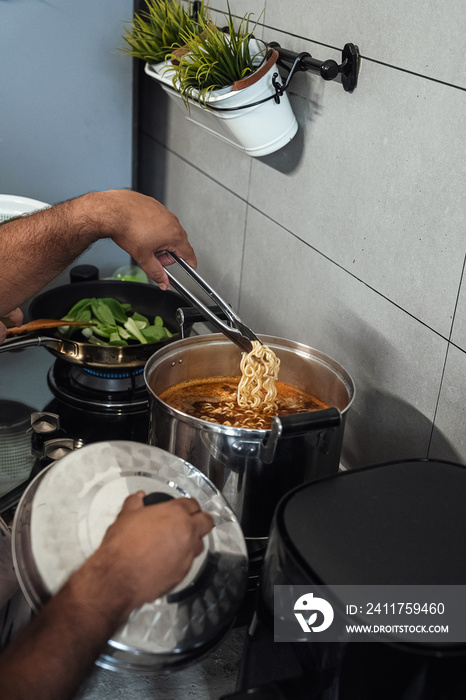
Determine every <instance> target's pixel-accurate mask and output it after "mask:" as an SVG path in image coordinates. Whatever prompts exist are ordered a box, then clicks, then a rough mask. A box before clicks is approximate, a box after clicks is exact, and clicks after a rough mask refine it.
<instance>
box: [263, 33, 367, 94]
mask: <svg viewBox="0 0 466 700" xmlns="http://www.w3.org/2000/svg"><path fill="white" fill-rule="evenodd" d="M267 47H268V48H271V49H276V50H277V51H278V53H279V59H278V61H277V64H278V65H279V66H281V67H282V68H285V69H286V70H289V74H288V76H287V79H286V82H285V83H284V85H283V88H282V89H283V90H286V88H287V87H288V85H289V82H290V80H291V78H292V77H293V75H294V74H295V73H297V72H299V71H308V70H310V71H313V72H314V73H318V74H319V75H320V77H321V78H323V79H324V80H335V78H338V76H341V83H342V85H343V88H344V89H345V91H346V92H353V90H354V89H355V88H356V86H357V84H358V75H359V68H360V65H361V56H360V54H359V49H358V47H357V46H356V45H355V44H345V46H344V47H343V51H342V56H341V64H340V65H338V63H337V62H336V61H334V60H332V59H329V60H327V61H318V60H317V59H315V58H313V57H312V56H311V54H310V53H308V52H307V51H303V52H302V53H295V52H293V51H289V50H288V49H284V48H282V47H281V46H280V44H277V42H276V41H272V42H269V43H268V44H267Z"/></svg>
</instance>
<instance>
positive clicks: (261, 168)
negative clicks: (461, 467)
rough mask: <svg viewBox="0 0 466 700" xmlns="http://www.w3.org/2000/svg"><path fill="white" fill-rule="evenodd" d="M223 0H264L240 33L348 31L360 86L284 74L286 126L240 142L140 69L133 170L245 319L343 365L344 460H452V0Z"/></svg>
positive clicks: (455, 359) (296, 38)
mask: <svg viewBox="0 0 466 700" xmlns="http://www.w3.org/2000/svg"><path fill="white" fill-rule="evenodd" d="M212 5H214V6H215V7H216V8H220V9H223V2H222V0H217V2H214V3H212ZM231 6H232V9H233V11H234V12H236V13H237V14H241V13H243V12H247V11H248V10H250V11H254V12H255V14H256V17H257V16H258V15H259V14H260V12H261V10H262V9H263V7H265V14H264V15H262V17H261V25H260V26H259V28H258V31H257V34H259V35H260V34H263V38H264V39H265V40H267V41H274V40H275V41H278V42H279V43H280V44H281V45H282V46H283V47H286V48H289V49H290V50H294V51H308V52H309V53H311V54H312V55H313V56H314V57H315V58H318V59H320V60H324V59H327V58H334V59H335V60H337V61H338V62H340V60H341V49H342V47H343V45H344V44H345V43H347V42H352V43H355V44H357V45H358V46H359V48H360V51H361V54H362V56H363V60H362V65H361V71H360V80H359V86H358V88H357V89H356V91H355V92H354V93H353V94H348V93H345V92H344V90H343V88H342V86H341V85H339V84H338V83H336V82H334V83H332V82H331V83H326V82H324V81H323V80H321V79H320V78H319V77H317V76H316V75H312V74H311V73H305V74H304V73H303V74H299V75H297V76H296V77H295V78H294V79H293V82H292V86H291V101H292V104H293V107H294V109H295V113H296V115H297V118H298V121H299V132H298V134H297V136H296V137H295V139H294V140H293V141H292V142H291V143H290V144H289V145H288V146H286V147H285V148H283V149H282V150H280V151H278V152H277V153H275V154H273V155H271V156H267V157H264V158H262V159H258V160H254V159H251V158H249V157H248V156H246V155H244V154H243V153H241V152H240V151H236V150H234V149H233V148H232V147H231V146H229V145H227V144H224V143H222V142H221V141H219V140H217V139H215V138H214V137H211V136H210V135H208V134H206V133H205V132H203V131H202V130H201V129H200V128H199V127H196V126H193V125H192V124H190V123H189V122H188V121H187V120H186V119H185V118H184V116H183V115H182V114H181V112H180V113H178V110H174V109H173V107H171V105H169V104H167V100H166V98H165V97H164V95H163V93H162V91H161V90H160V88H159V87H158V86H157V85H156V84H155V83H154V82H153V81H151V80H150V78H145V79H144V80H143V81H142V93H141V103H142V114H141V124H140V158H141V180H140V186H141V188H142V189H143V190H145V191H146V192H148V193H151V194H154V195H155V196H157V197H159V198H162V200H163V201H164V202H165V203H166V204H167V206H168V207H169V208H171V209H172V210H173V211H174V212H175V213H176V214H177V215H178V216H179V218H180V220H181V221H182V223H183V225H184V226H185V228H186V230H187V231H188V233H189V235H190V238H191V241H192V243H193V245H194V246H195V249H196V251H197V254H198V258H199V263H200V264H199V270H200V272H201V274H204V275H205V276H206V278H207V279H208V280H209V281H210V282H211V283H212V284H213V285H214V286H216V287H218V289H219V290H220V291H221V292H222V293H223V294H224V295H226V296H227V298H228V299H229V301H230V302H231V303H232V304H233V305H234V306H236V307H238V309H239V311H240V314H241V315H242V317H243V318H244V319H245V321H246V322H248V323H249V324H250V325H251V326H252V327H253V328H254V329H256V330H257V331H260V332H267V333H271V334H276V335H280V336H284V337H288V338H292V339H295V340H298V341H301V342H304V343H306V344H308V345H311V346H313V347H316V348H318V349H320V350H322V351H324V352H326V353H327V354H329V355H330V356H332V357H334V358H335V359H336V360H338V361H339V362H340V363H341V364H342V365H343V366H344V367H345V368H346V369H347V370H348V371H349V372H350V373H351V374H352V376H353V378H354V381H355V383H356V387H357V398H356V401H355V403H354V406H353V408H352V409H351V411H350V414H349V416H348V423H347V432H346V438H345V445H344V453H343V463H344V464H345V465H347V466H349V467H356V466H362V465H366V464H371V463H374V462H381V461H385V460H390V459H398V458H404V457H427V456H429V457H438V458H444V459H453V460H460V461H466V430H465V404H466V381H465V377H466V354H465V351H466V288H465V285H463V286H462V277H463V266H464V259H465V246H466V244H465V240H466V239H465V217H464V207H463V197H464V192H465V187H466V178H465V158H464V120H465V106H466V92H465V89H466V79H465V75H466V73H465V70H464V69H465V67H466V66H465V53H464V30H465V11H464V4H463V2H461V0H449V2H448V3H447V4H446V5H445V3H436V2H430V3H428V6H427V7H426V5H425V3H421V2H419V0H418V1H416V2H414V3H411V4H410V5H406V3H401V2H399V1H398V0H396V1H395V2H392V3H388V4H387V3H386V2H382V0H376V1H375V2H371V3H367V2H366V1H365V0H351V1H350V2H337V3H336V4H333V5H332V7H331V8H330V6H329V5H328V3H327V2H323V0H317V1H316V2H314V3H312V4H309V3H307V2H304V1H303V0H298V1H296V2H292V3H285V2H282V1H279V0H266V1H265V2H264V1H263V0H248V2H247V3H246V2H245V0H241V1H239V0H232V2H231ZM330 47H334V48H330ZM434 48H435V50H434Z"/></svg>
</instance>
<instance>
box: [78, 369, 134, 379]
mask: <svg viewBox="0 0 466 700" xmlns="http://www.w3.org/2000/svg"><path fill="white" fill-rule="evenodd" d="M82 371H83V372H85V373H87V374H92V376H94V377H105V378H106V379H123V378H126V377H136V376H138V375H139V374H142V373H143V372H144V367H142V368H141V369H136V370H128V371H126V372H125V371H120V372H106V371H105V370H97V369H90V368H89V367H83V368H82Z"/></svg>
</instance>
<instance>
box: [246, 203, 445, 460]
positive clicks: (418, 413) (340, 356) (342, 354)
mask: <svg viewBox="0 0 466 700" xmlns="http://www.w3.org/2000/svg"><path fill="white" fill-rule="evenodd" d="M244 252H245V255H244V269H243V278H242V285H241V303H240V310H241V316H242V318H243V319H244V320H245V321H247V322H249V323H250V325H251V326H252V327H253V328H254V329H255V330H257V331H259V332H265V333H269V334H272V335H278V336H280V337H286V338H290V339H292V340H296V341H299V342H302V343H305V344H307V345H310V346H311V347H315V348H317V349H318V350H321V351H322V352H325V353H326V354H327V355H329V356H330V357H333V358H334V359H335V360H337V361H338V362H340V364H341V365H342V366H343V367H344V368H345V369H346V370H347V371H348V372H349V373H350V375H351V376H352V377H353V380H354V382H355V385H356V399H355V402H354V404H353V406H352V407H351V409H350V411H349V413H348V422H347V430H346V433H345V443H344V452H343V463H344V464H346V465H347V466H350V467H359V466H363V465H367V464H371V463H376V462H381V461H386V460H390V459H400V458H404V457H426V456H427V450H428V445H429V439H430V435H431V421H432V420H433V417H434V412H435V407H436V402H437V397H438V391H439V386H440V381H441V376H442V370H443V364H444V359H445V353H446V348H447V342H446V341H445V340H443V339H442V338H440V337H439V336H438V335H437V334H436V333H434V332H432V331H431V330H429V329H428V328H426V327H425V326H423V325H422V324H421V323H419V322H418V321H416V320H415V319H413V318H412V317H411V316H409V315H408V314H406V313H404V312H403V311H401V310H400V309H398V308H397V307H395V306H394V305H393V304H391V303H390V302H388V301H387V300H386V299H384V298H383V297H381V296H380V295H379V294H377V293H376V292H374V291H372V290H370V289H368V288H367V286H366V285H364V284H362V283H361V282H359V281H358V280H356V279H355V278H354V277H352V276H351V275H349V274H348V273H346V272H345V271H344V270H342V269H341V268H340V267H338V266H337V265H335V264H334V263H333V262H331V261H329V260H326V259H325V258H323V257H322V256H321V255H320V254H319V253H316V252H315V251H314V250H313V249H312V248H309V246H307V245H306V244H304V243H303V242H302V241H300V240H299V239H297V238H296V237H295V236H293V235H292V234H290V233H288V232H287V231H285V230H284V229H282V228H281V227H279V226H278V225H276V224H274V223H272V222H271V221H270V220H269V219H267V218H266V217H264V216H263V215H261V214H260V213H259V212H257V211H254V210H250V211H249V212H248V224H247V231H246V246H245V251H244ZM426 377H428V381H427V380H426Z"/></svg>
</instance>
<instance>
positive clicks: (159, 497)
mask: <svg viewBox="0 0 466 700" xmlns="http://www.w3.org/2000/svg"><path fill="white" fill-rule="evenodd" d="M142 500H143V501H144V505H145V506H154V505H156V504H157V503H164V502H165V501H173V496H170V495H169V494H168V493H163V492H162V491H153V492H152V493H148V494H147V495H146V496H144V498H143V499H142Z"/></svg>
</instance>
